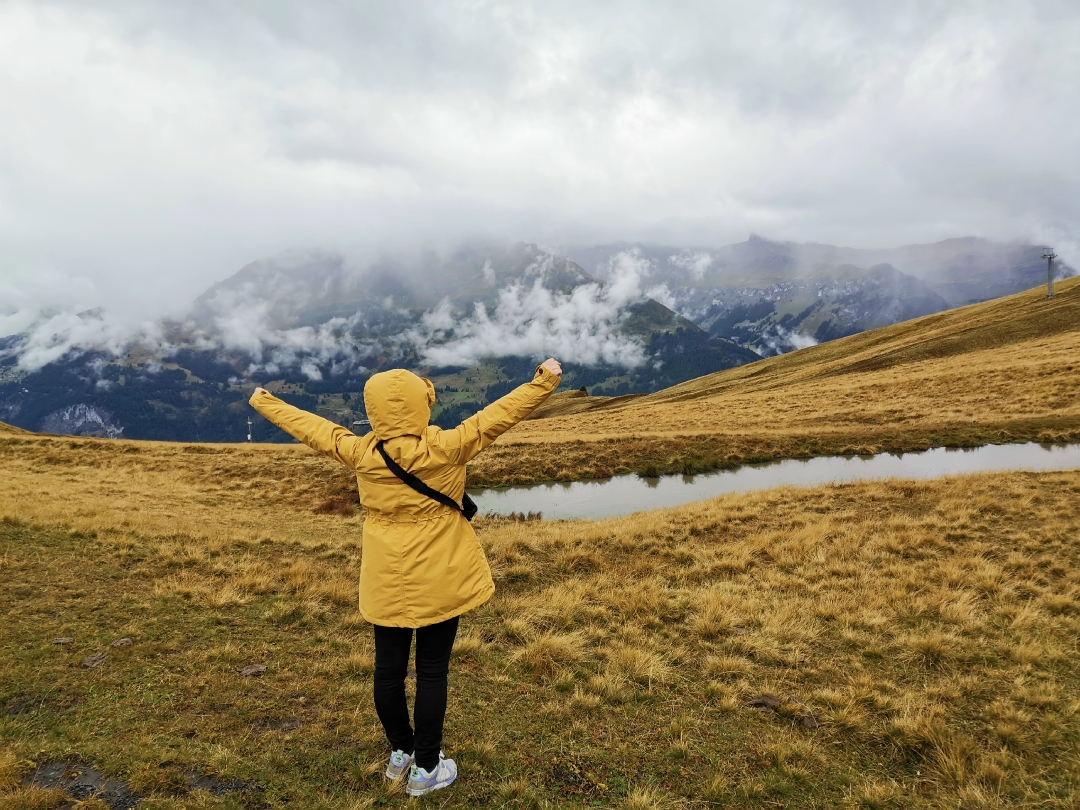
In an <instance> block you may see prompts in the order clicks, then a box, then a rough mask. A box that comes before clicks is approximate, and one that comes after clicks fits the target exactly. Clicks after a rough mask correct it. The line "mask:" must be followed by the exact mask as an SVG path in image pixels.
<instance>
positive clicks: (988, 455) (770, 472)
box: [470, 443, 1080, 518]
mask: <svg viewBox="0 0 1080 810" xmlns="http://www.w3.org/2000/svg"><path fill="white" fill-rule="evenodd" d="M1078 467H1080V444H1067V445H1065V444H1035V443H1028V444H1003V445H987V446H986V447H938V448H935V449H933V450H927V451H925V452H921V453H899V454H897V453H881V454H879V455H876V456H857V455H849V456H827V457H821V458H808V459H786V460H784V461H773V462H768V463H766V464H750V465H746V466H745V467H740V468H738V469H735V470H725V471H723V472H716V473H704V474H700V475H671V476H665V477H663V478H639V477H637V476H634V475H621V476H617V477H615V478H606V479H602V480H594V481H575V482H573V483H567V482H563V483H551V484H536V485H533V486H527V487H508V488H506V489H488V490H470V494H471V495H472V497H473V499H474V500H475V501H476V503H477V506H478V507H479V509H480V512H481V513H483V512H496V513H501V514H506V513H509V512H526V513H528V512H543V514H544V517H545V518H596V517H611V516H614V515H624V514H628V513H631V512H638V511H642V510H646V509H657V508H660V507H664V506H678V505H680V504H684V503H690V502H692V501H699V500H703V499H705V498H712V497H715V496H717V495H724V494H727V493H730V492H749V491H752V490H757V489H769V488H771V487H778V486H817V485H819V484H828V483H841V482H849V481H865V480H872V479H882V478H921V479H926V478H938V477H940V476H943V475H962V474H965V473H973V472H987V471H1002V470H1067V469H1074V468H1078Z"/></svg>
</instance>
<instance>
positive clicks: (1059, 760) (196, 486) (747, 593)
mask: <svg viewBox="0 0 1080 810" xmlns="http://www.w3.org/2000/svg"><path fill="white" fill-rule="evenodd" d="M332 469H333V467H332V465H331V463H330V462H329V461H325V460H322V459H317V458H315V457H313V456H311V455H310V454H307V453H306V452H305V451H304V450H303V449H302V448H288V447H258V446H255V447H251V446H233V447H211V446H203V447H200V446H190V447H181V446H177V445H168V444H149V443H148V444H139V443H134V442H129V443H124V442H103V441H87V440H69V439H59V438H49V437H33V436H27V437H8V438H7V439H5V444H4V445H3V452H2V453H0V471H2V472H3V474H4V478H5V484H6V485H5V487H3V488H0V607H2V609H3V612H4V615H5V617H6V618H5V621H4V622H3V623H0V651H2V652H0V655H2V666H0V705H3V706H4V708H5V712H3V713H0V805H2V806H4V807H6V808H31V807H32V808H58V807H61V806H70V805H69V804H65V802H68V796H67V795H66V794H64V793H62V792H60V791H58V790H55V789H49V788H48V785H47V784H46V786H45V787H42V788H32V787H26V788H20V787H18V785H19V783H20V781H21V780H22V779H24V778H27V777H28V776H29V775H30V774H32V773H34V772H35V770H36V769H37V768H38V767H39V766H41V765H45V764H47V763H50V762H61V761H67V762H70V763H73V764H72V766H71V767H74V768H75V769H76V770H82V771H85V770H86V768H87V766H93V767H94V768H97V769H99V770H101V771H103V772H104V773H105V776H107V777H110V778H113V779H115V780H118V782H120V783H122V785H123V786H125V787H126V789H129V790H132V791H134V792H135V793H137V794H140V795H142V796H143V797H144V802H143V805H141V806H143V807H148V808H153V809H154V810H179V808H181V807H188V808H191V807H203V808H222V809H223V810H224V808H239V807H284V806H288V807H295V808H351V809H353V810H366V808H372V807H377V806H384V805H396V806H399V805H404V804H405V803H406V802H405V800H404V798H403V797H402V796H401V794H400V789H397V790H395V789H393V788H391V787H388V786H387V785H386V783H385V782H384V780H383V778H382V776H381V771H382V769H383V768H384V767H385V757H386V754H387V751H386V750H385V743H384V742H383V740H382V738H381V732H380V730H379V726H378V721H377V718H376V716H375V713H374V709H373V707H372V704H371V702H370V694H369V692H370V684H371V671H372V660H373V658H372V656H373V650H372V643H371V636H370V629H369V628H368V627H367V626H366V625H365V623H364V622H362V621H361V620H360V618H359V616H358V614H357V611H356V581H357V576H358V567H359V558H360V518H359V516H358V515H351V516H350V515H349V512H348V510H342V511H343V512H345V515H346V516H345V517H342V516H339V515H337V514H319V513H316V511H315V510H313V508H312V503H314V502H315V501H316V500H317V499H318V498H320V497H322V495H323V494H324V492H323V490H324V489H325V488H326V487H327V486H329V485H330V484H331V483H332V479H329V478H326V476H329V475H331V472H330V471H331V470H332ZM321 476H322V477H321ZM1078 494H1080V473H1076V472H1073V473H1051V474H1018V475H984V476H975V477H968V478H958V479H953V480H946V481H936V482H916V483H905V482H888V483H873V484H863V485H857V486H834V487H823V488H818V489H813V490H795V489H786V490H778V491H773V492H766V493H755V494H750V495H739V496H729V497H725V498H719V499H715V500H713V501H709V502H705V503H700V504H693V505H690V506H686V507H682V508H678V509H669V510H663V511H658V512H653V513H648V514H644V515H642V514H638V515H634V516H631V517H626V518H619V519H612V520H604V521H595V522H585V521H575V522H557V523H550V522H537V521H534V522H525V523H517V522H512V521H493V520H487V521H484V520H481V521H480V522H479V523H478V524H477V526H478V530H479V533H480V538H481V542H482V544H483V545H484V547H485V549H486V551H487V554H488V556H489V559H490V560H491V563H492V568H493V572H494V574H495V578H496V581H497V584H498V591H497V594H496V596H495V598H494V599H493V600H492V601H491V602H490V603H488V604H487V605H485V606H483V607H482V608H480V609H479V610H477V611H475V612H473V613H471V614H469V615H468V616H467V617H466V619H465V620H464V622H463V624H462V635H461V638H460V640H459V643H458V646H457V648H456V650H455V654H454V655H455V661H454V666H453V670H452V675H451V689H452V692H453V695H454V697H453V699H452V701H451V705H450V711H449V715H448V721H447V739H446V747H447V750H448V752H449V753H450V754H451V755H453V756H455V757H456V758H457V760H458V762H459V764H460V767H461V774H462V777H461V780H460V782H459V784H457V785H455V786H454V787H452V788H450V789H449V790H447V791H444V792H440V793H439V794H436V795H435V796H433V797H432V798H431V799H430V800H423V801H418V802H416V803H415V804H416V806H424V807H428V806H430V807H447V808H471V807H477V806H489V807H503V808H537V807H581V806H583V805H584V806H612V807H625V808H637V810H645V809H647V808H667V809H668V810H674V809H675V808H705V807H718V806H722V807H736V808H758V807H764V806H771V807H779V806H783V807H789V808H790V807H804V808H833V807H864V808H938V807H971V808H1005V807H1023V806H1030V807H1035V806H1038V807H1044V808H1066V807H1074V806H1076V802H1077V801H1078V800H1080V780H1078V778H1077V774H1080V721H1078V717H1080V702H1078V701H1077V699H1076V695H1077V694H1078V693H1080V692H1078V690H1080V675H1078V673H1080V660H1078V658H1077V649H1076V644H1075V639H1076V637H1077V633H1078V632H1080V575H1078V574H1077V572H1078V571H1080V546H1078V544H1077V542H1076V538H1077V536H1078V532H1077V529H1078V511H1077V507H1076V503H1077V495H1078ZM322 511H328V510H322ZM57 637H67V638H70V639H72V641H71V642H70V643H69V644H64V645H57V644H54V643H53V639H54V638H57ZM120 638H130V639H132V641H133V643H132V644H131V646H123V647H113V646H112V644H113V642H114V641H116V640H118V639H120ZM98 653H105V656H106V657H105V659H104V661H103V662H102V663H101V664H100V665H99V666H97V667H96V668H88V667H86V666H84V665H82V663H81V662H82V661H83V660H84V659H85V658H86V657H87V656H90V655H94V654H98ZM249 664H261V665H265V666H266V667H267V669H266V670H265V672H263V673H262V674H261V675H259V676H251V677H244V676H242V675H241V674H240V673H239V672H238V670H239V669H241V668H243V667H245V666H247V665H249ZM410 688H411V686H410ZM199 786H201V787H202V788H203V789H202V790H198V789H196V788H198V787H199ZM211 791H216V792H211ZM81 807H83V808H85V810H90V808H95V809H96V810H101V808H102V807H104V805H103V804H100V803H98V804H95V803H92V802H91V803H87V804H85V805H81Z"/></svg>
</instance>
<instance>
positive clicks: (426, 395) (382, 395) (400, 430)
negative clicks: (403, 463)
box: [364, 368, 435, 440]
mask: <svg viewBox="0 0 1080 810" xmlns="http://www.w3.org/2000/svg"><path fill="white" fill-rule="evenodd" d="M434 404H435V386H433V385H432V384H431V380H428V379H425V378H424V377H417V376H416V375H415V374H413V373H412V372H411V371H406V370H405V369H403V368H395V369H392V370H390V371H382V372H379V373H378V374H373V375H372V376H371V378H370V379H369V380H368V381H367V384H366V385H365V386H364V407H365V409H366V410H367V417H368V420H370V422H371V430H372V431H373V432H374V433H375V435H376V436H377V437H378V438H379V439H383V440H385V439H392V438H394V437H395V436H419V435H420V434H421V433H423V432H424V428H426V427H427V426H428V420H429V419H431V406H432V405H434Z"/></svg>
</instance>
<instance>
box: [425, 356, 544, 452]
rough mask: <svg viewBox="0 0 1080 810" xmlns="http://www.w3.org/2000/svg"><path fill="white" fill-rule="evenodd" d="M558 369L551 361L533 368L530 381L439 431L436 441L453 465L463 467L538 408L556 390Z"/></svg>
mask: <svg viewBox="0 0 1080 810" xmlns="http://www.w3.org/2000/svg"><path fill="white" fill-rule="evenodd" d="M561 375H562V368H561V367H560V366H559V364H558V363H557V362H556V361H555V360H545V361H544V363H543V364H542V365H540V366H538V367H537V369H536V375H535V376H534V377H533V379H532V382H528V383H525V384H524V385H519V386H518V387H517V388H515V389H514V390H513V391H511V392H510V393H509V394H507V395H506V396H504V397H501V398H499V399H497V400H495V401H494V402H492V403H491V404H490V405H488V406H487V407H486V408H484V410H482V411H480V412H479V413H478V414H476V415H475V416H470V417H469V418H468V419H466V420H465V421H464V422H462V423H461V424H460V425H458V426H457V427H456V428H454V429H453V430H443V431H441V432H440V433H439V434H438V438H437V439H436V441H437V443H438V445H439V447H440V448H441V449H442V450H443V452H444V453H446V455H447V457H448V458H449V459H450V460H451V461H453V462H454V463H455V464H465V463H466V462H468V461H470V460H472V459H473V458H474V457H475V456H476V454H477V453H479V452H480V451H481V450H483V449H484V448H485V447H487V446H488V445H489V444H491V443H492V442H493V441H495V440H496V439H497V438H499V436H501V435H502V434H503V433H505V432H506V431H508V430H509V429H510V428H512V427H513V426H514V425H516V424H517V423H518V422H520V421H521V420H522V419H524V418H525V417H526V416H528V415H529V414H530V413H532V412H533V411H534V410H536V408H537V406H539V405H540V404H541V403H543V401H544V400H545V399H547V398H548V397H549V396H551V394H552V393H553V392H554V391H555V389H556V388H558V387H559V380H560V379H561Z"/></svg>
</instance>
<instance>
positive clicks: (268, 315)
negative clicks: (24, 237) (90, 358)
mask: <svg viewBox="0 0 1080 810" xmlns="http://www.w3.org/2000/svg"><path fill="white" fill-rule="evenodd" d="M552 260H553V257H551V256H546V257H543V258H542V259H540V260H539V262H538V263H537V264H536V265H534V266H533V267H532V268H530V270H531V271H535V272H529V271H527V272H526V273H525V276H526V277H528V278H530V279H531V281H529V282H522V281H512V282H511V283H509V284H507V285H506V286H504V287H503V288H502V289H500V290H499V291H498V294H497V300H496V303H495V305H494V307H493V308H492V309H491V310H490V311H489V309H488V307H486V306H485V305H484V304H483V303H480V302H478V303H476V304H475V305H474V306H473V307H472V310H471V311H458V310H456V309H455V307H454V305H453V304H452V303H451V301H450V300H449V299H444V300H443V301H442V302H441V303H440V304H439V305H438V306H436V307H434V308H432V309H430V310H429V311H427V312H424V313H423V314H422V315H421V316H420V317H417V315H416V313H415V312H410V311H409V310H406V309H402V308H397V307H396V306H395V304H394V302H393V300H392V299H389V298H388V299H386V300H384V301H382V302H376V303H375V304H374V305H373V306H374V307H375V309H374V310H373V309H372V308H366V309H359V310H358V311H357V312H355V314H352V315H350V316H348V317H334V318H331V319H329V320H327V321H325V322H323V323H320V324H317V325H305V326H296V327H288V328H286V327H281V326H279V325H277V324H278V323H279V322H280V320H281V318H282V309H281V308H282V299H283V296H282V295H279V294H278V292H279V291H276V290H273V289H272V290H270V291H269V293H268V294H267V295H265V296H264V298H263V299H262V300H251V299H252V295H251V293H252V290H254V289H255V287H254V286H252V285H251V284H248V285H246V286H245V285H241V286H240V287H239V288H237V289H221V290H218V291H217V292H216V293H215V294H214V295H213V296H212V297H211V298H209V300H206V301H204V302H202V303H201V308H202V309H201V314H200V316H199V317H198V318H196V317H194V316H189V317H187V318H184V319H176V320H158V321H142V322H138V323H130V322H129V321H128V320H127V319H124V318H120V317H115V316H113V315H111V314H110V313H108V312H107V311H104V310H100V309H99V310H94V311H91V312H84V313H81V314H73V313H62V314H58V315H54V316H52V317H49V318H43V319H40V320H38V321H37V322H35V323H33V324H31V325H30V326H29V327H28V328H27V329H26V330H25V332H23V333H22V334H20V335H19V336H18V337H17V339H15V340H13V341H11V342H10V344H9V346H8V347H7V349H6V350H5V351H4V352H3V354H2V355H0V356H6V357H7V358H8V359H13V360H14V361H15V362H16V364H17V366H18V368H20V369H21V370H23V371H35V370H37V369H40V368H42V367H43V366H45V365H47V364H49V363H52V362H54V361H57V360H61V359H64V358H70V357H73V356H78V355H80V354H84V353H88V352H93V353H102V354H105V355H109V356H112V357H120V356H122V355H124V354H126V353H128V352H130V351H132V350H133V349H137V350H138V353H139V354H140V355H141V356H144V357H145V356H149V357H152V358H154V359H168V358H169V357H171V356H172V355H175V354H176V353H177V352H179V351H181V350H185V349H191V350H196V351H205V352H210V353H212V354H215V355H217V356H218V357H219V358H220V359H222V360H233V361H234V360H235V359H236V358H238V357H243V358H246V361H245V362H246V367H245V373H246V374H247V375H248V376H250V377H252V378H254V379H256V380H265V379H267V378H273V376H274V375H277V374H279V373H281V372H282V371H283V370H286V369H296V368H299V369H300V372H301V373H302V374H303V375H304V376H305V377H306V378H307V379H309V380H321V379H323V377H324V372H325V373H329V374H330V375H331V376H336V375H338V374H342V373H346V372H353V373H361V374H362V373H365V372H366V371H368V370H369V369H368V368H367V366H366V365H365V363H367V362H368V361H369V360H370V359H371V358H382V359H386V358H389V359H390V361H391V362H394V361H395V359H396V360H398V361H405V360H411V361H412V362H413V363H414V364H415V363H417V362H418V363H419V364H426V365H431V366H471V365H474V364H475V363H477V362H479V361H480V360H482V359H484V358H490V357H506V356H524V357H531V358H533V359H543V358H544V357H548V356H553V357H557V358H559V359H560V360H562V361H565V362H572V363H579V364H582V365H596V364H607V365H614V366H621V367H624V368H635V367H638V366H640V365H641V364H643V363H644V362H646V360H647V357H646V352H645V347H644V345H643V344H642V342H641V340H640V338H639V337H635V336H632V335H628V334H626V333H625V332H624V331H623V329H622V327H623V324H624V322H625V321H626V319H627V317H628V316H629V315H630V314H631V310H630V307H631V306H632V305H633V304H635V303H640V302H643V301H645V300H646V299H647V298H654V299H656V300H660V301H661V303H665V304H673V303H674V301H673V298H672V296H671V294H670V292H669V291H668V290H667V288H666V287H664V286H663V285H651V286H645V285H644V284H643V279H645V278H646V277H647V276H648V272H649V265H648V262H646V261H645V260H643V259H642V258H641V257H640V255H639V254H638V253H637V252H635V251H628V252H624V253H621V254H618V255H616V256H614V257H612V259H611V260H610V266H609V268H608V273H607V281H606V282H593V283H585V284H579V285H578V286H576V287H574V288H573V289H571V290H569V291H565V292H560V291H558V290H552V289H549V288H548V287H546V286H545V285H544V281H545V279H546V275H545V269H546V268H545V266H544V263H545V262H547V263H549V264H550V263H551V262H552ZM482 274H483V276H484V277H485V278H487V279H492V278H494V275H493V271H492V269H491V265H490V262H485V264H484V267H483V270H482ZM275 283H276V282H275ZM289 283H290V284H292V282H289ZM289 290H292V291H293V292H294V293H296V288H295V285H293V286H288V290H286V292H288V291H289ZM264 292H266V291H265V290H264ZM296 294H299V293H296ZM373 315H377V316H378V317H379V318H380V319H381V321H382V322H383V323H384V324H385V323H391V324H396V327H395V326H391V327H389V328H387V327H386V326H385V325H384V326H383V331H382V332H381V333H380V334H378V335H377V336H376V337H371V336H370V332H371V330H370V329H369V328H366V327H368V326H369V325H370V324H369V323H368V321H369V319H371V318H372V317H373Z"/></svg>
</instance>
